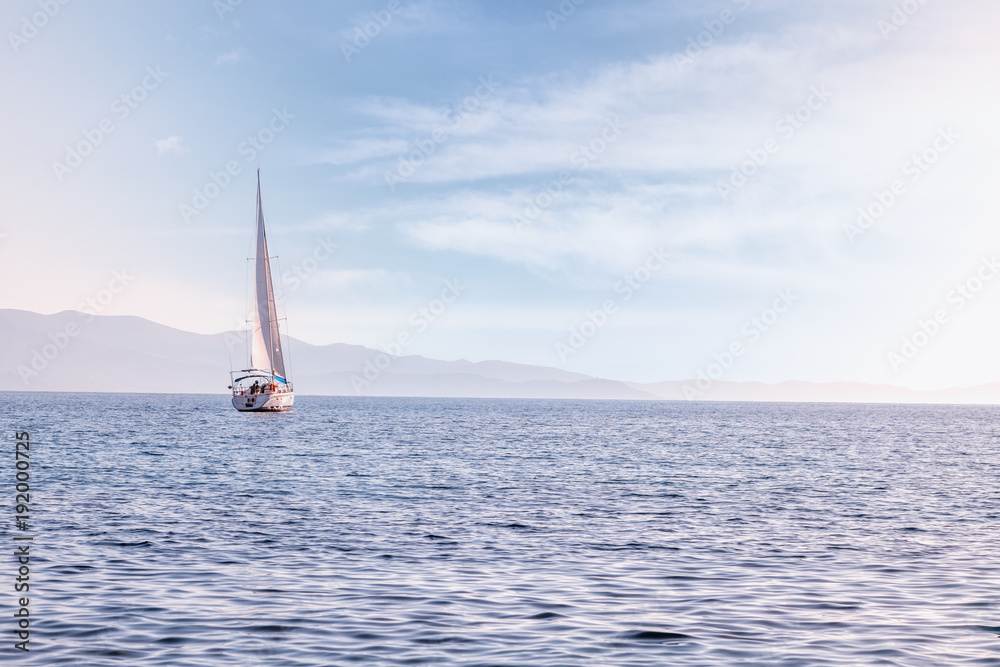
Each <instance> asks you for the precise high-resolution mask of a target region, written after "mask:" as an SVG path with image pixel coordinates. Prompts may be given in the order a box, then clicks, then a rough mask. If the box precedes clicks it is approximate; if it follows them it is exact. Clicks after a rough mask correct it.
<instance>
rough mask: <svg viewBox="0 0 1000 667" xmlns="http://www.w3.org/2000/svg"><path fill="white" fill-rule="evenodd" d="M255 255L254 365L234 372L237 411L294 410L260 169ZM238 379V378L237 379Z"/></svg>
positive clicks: (251, 339) (234, 401) (252, 354)
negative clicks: (261, 196)
mask: <svg viewBox="0 0 1000 667" xmlns="http://www.w3.org/2000/svg"><path fill="white" fill-rule="evenodd" d="M256 237H257V238H256V245H257V248H256V251H255V253H254V299H253V318H252V322H253V326H252V328H251V329H250V332H249V333H250V345H249V347H250V364H249V366H250V367H249V368H246V369H243V370H241V371H230V380H231V381H232V384H230V385H229V388H230V389H232V390H233V407H235V408H236V409H237V410H239V411H240V412H260V411H284V410H291V408H292V403H294V402H295V392H294V391H293V390H292V383H291V382H289V381H288V376H287V374H286V373H285V359H284V356H283V355H282V353H281V338H280V334H279V331H278V313H277V311H276V309H275V307H274V286H273V285H272V282H271V258H270V257H269V256H268V254H267V235H266V234H265V233H264V209H263V207H262V206H261V203H260V169H258V170H257V232H256ZM237 376H238V377H237Z"/></svg>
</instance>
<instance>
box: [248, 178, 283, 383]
mask: <svg viewBox="0 0 1000 667" xmlns="http://www.w3.org/2000/svg"><path fill="white" fill-rule="evenodd" d="M255 275H256V279H255V281H254V309H253V342H252V343H251V345H250V367H251V368H256V369H259V370H263V371H268V372H269V373H273V374H274V375H276V376H278V377H279V378H280V379H281V380H282V381H284V379H285V360H284V358H283V357H282V355H281V339H280V337H279V336H278V313H277V311H276V310H275V308H274V288H273V286H272V284H271V261H270V259H269V258H268V255H267V236H266V235H265V234H264V209H263V207H262V206H261V203H260V171H259V170H258V172H257V254H256V267H255Z"/></svg>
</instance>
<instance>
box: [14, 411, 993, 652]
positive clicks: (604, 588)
mask: <svg viewBox="0 0 1000 667" xmlns="http://www.w3.org/2000/svg"><path fill="white" fill-rule="evenodd" d="M0 415H2V424H3V427H4V433H5V434H6V435H5V436H4V437H5V438H6V439H7V440H8V444H7V445H5V446H4V451H7V452H8V455H7V456H5V457H4V459H5V460H7V463H4V464H2V465H4V466H7V471H5V472H0V479H6V480H10V479H12V477H13V456H12V450H13V430H14V429H15V428H27V429H29V430H30V431H31V439H32V443H33V447H32V449H31V456H32V458H31V462H32V500H33V504H34V509H33V510H32V530H31V533H32V534H34V535H35V541H34V543H33V546H32V549H33V554H34V558H35V560H34V561H33V570H32V575H31V576H32V591H31V598H32V603H31V604H32V620H33V625H32V628H33V635H32V640H31V644H30V646H31V647H32V651H31V653H30V654H29V655H27V656H24V655H17V654H18V653H19V652H16V651H14V650H13V648H12V644H13V641H14V640H13V638H12V637H13V631H14V622H13V617H12V614H11V612H12V610H13V609H14V606H13V605H14V602H15V596H14V593H13V591H12V579H13V576H14V575H13V565H12V560H13V559H12V557H11V556H7V557H5V558H4V560H3V563H4V565H3V570H2V573H0V578H2V580H0V591H3V593H0V605H2V611H3V618H6V619H7V620H6V621H2V620H0V636H2V637H3V642H4V644H3V646H2V647H0V657H2V658H3V659H4V660H9V659H10V658H12V657H13V658H16V659H17V661H18V662H19V663H21V664H32V665H58V664H79V665H121V664H126V665H350V664H384V665H424V664H463V665H731V664H746V665H868V664H870V665H987V664H992V665H996V664H1000V637H998V635H1000V484H998V482H1000V409H998V408H993V407H943V406H929V407H928V406H914V407H907V406H852V405H773V404H772V405H766V404H696V403H628V402H582V401H581V402H576V401H497V400H438V399H366V398H333V397H329V398H326V397H322V398H321V397H308V396H303V397H299V398H298V399H297V403H296V409H295V411H294V412H292V413H287V414H240V413H237V412H236V411H234V410H233V409H232V408H231V407H230V406H229V401H228V399H227V397H225V396H219V397H216V396H211V397H209V396H179V397H178V396H151V395H138V396H137V395H113V394H105V395H94V396H86V395H77V394H20V395H18V394H11V393H4V394H0ZM4 484H5V485H6V484H7V482H5V483H4ZM3 493H4V497H5V498H7V500H8V501H9V500H12V498H10V497H8V496H12V494H8V493H7V491H6V490H4V491H3ZM10 504H11V503H9V502H7V501H5V506H8V509H7V512H8V514H13V509H12V508H11V507H9V505H10ZM9 524H10V522H9V521H8V520H6V519H5V520H4V525H5V526H6V528H5V533H4V535H3V536H2V537H0V539H4V540H5V541H6V542H7V545H10V544H12V542H11V536H12V533H13V532H14V531H12V530H10V525H9ZM10 551H12V549H8V546H3V552H4V553H8V552H10Z"/></svg>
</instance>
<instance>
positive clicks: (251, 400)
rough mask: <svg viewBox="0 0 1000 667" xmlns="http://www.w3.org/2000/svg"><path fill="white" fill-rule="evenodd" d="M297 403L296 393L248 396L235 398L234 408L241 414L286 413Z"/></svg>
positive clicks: (285, 392)
mask: <svg viewBox="0 0 1000 667" xmlns="http://www.w3.org/2000/svg"><path fill="white" fill-rule="evenodd" d="M293 403H295V393H294V392H291V391H284V392H279V393H274V394H246V395H236V396H233V407H234V408H236V409H237V410H239V411H240V412H286V411H288V410H291V409H292V404H293Z"/></svg>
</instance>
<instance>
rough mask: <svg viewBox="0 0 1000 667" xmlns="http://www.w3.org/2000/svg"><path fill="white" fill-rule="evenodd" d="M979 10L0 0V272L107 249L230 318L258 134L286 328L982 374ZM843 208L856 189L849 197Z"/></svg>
mask: <svg viewBox="0 0 1000 667" xmlns="http://www.w3.org/2000/svg"><path fill="white" fill-rule="evenodd" d="M904 5H905V6H904ZM55 7H57V8H58V10H55V9H54V8H55ZM894 7H896V8H898V9H894ZM46 8H47V11H48V13H49V14H51V16H47V15H44V12H45V11H46ZM904 9H906V10H909V13H907V12H906V11H904ZM894 11H895V12H896V14H895V15H894ZM40 12H42V13H43V14H39V13H40ZM998 19H1000V7H998V5H997V3H996V2H993V1H987V0H969V1H965V0H958V1H956V2H951V3H944V2H941V1H940V0H926V1H925V2H924V3H923V4H920V3H919V2H917V0H911V1H910V2H909V3H895V4H894V3H892V2H881V1H874V2H873V1H870V0H869V1H866V2H861V1H860V0H859V1H853V0H845V1H841V2H816V3H796V2H790V1H789V2H786V1H779V0H750V1H749V2H747V1H746V0H739V1H738V2H734V1H732V0H720V1H718V2H666V1H665V2H628V3H626V2H600V1H599V0H586V2H582V3H581V4H579V5H576V4H574V3H573V2H572V0H566V2H563V3H562V5H560V3H559V2H555V1H552V2H518V1H513V2H503V3H500V2H491V3H487V2H462V3H459V2H448V1H444V0H439V1H433V2H420V1H417V2H405V1H403V0H400V2H398V3H397V2H381V1H380V2H338V3H323V4H321V3H279V2H263V1H257V0H243V2H236V1H235V0H230V2H229V3H226V2H225V0H220V1H219V2H217V3H215V4H214V5H213V3H212V2H207V1H206V2H171V3H166V2H161V3H155V4H154V3H142V4H139V3H127V2H98V3H83V2H68V3H67V4H65V5H61V4H59V3H58V1H57V0H53V2H46V1H44V0H43V1H42V2H39V1H38V0H36V1H35V2H8V3H5V4H4V6H3V8H2V10H0V26H2V28H3V32H4V35H5V40H4V42H5V44H4V45H3V47H0V53H2V55H0V84H2V87H3V90H4V91H5V103H4V104H3V105H2V107H0V119H2V121H3V122H2V123H0V134H2V137H3V151H4V158H5V159H4V160H3V163H2V165H0V169H2V170H3V173H2V175H0V176H2V178H0V196H2V198H3V201H4V206H3V207H2V212H0V234H2V235H3V236H0V271H2V272H3V274H4V278H5V280H6V282H7V283H8V284H13V285H15V286H16V288H15V289H13V290H9V291H8V292H7V293H5V294H4V295H3V296H2V297H0V307H12V308H24V309H28V310H34V311H38V312H57V311H60V310H65V309H73V308H77V307H78V306H79V305H80V304H81V303H83V302H84V301H85V300H86V299H87V298H88V297H92V296H93V295H94V294H97V293H99V292H100V290H101V289H102V288H104V287H105V286H106V285H107V284H108V283H109V281H111V280H112V279H113V272H114V271H115V270H119V271H120V270H123V269H124V270H126V271H127V272H128V275H129V276H132V278H131V279H130V280H129V282H128V285H127V287H126V289H124V290H122V291H121V293H120V294H117V295H116V296H115V298H114V300H113V301H112V302H110V303H108V304H106V305H102V312H104V313H106V314H134V315H140V316H143V317H147V318H149V319H152V320H155V321H157V322H161V323H164V324H168V325H171V326H175V327H177V328H181V329H185V330H191V331H199V332H204V333H213V332H218V331H222V330H226V329H232V328H234V327H235V326H236V325H237V323H238V322H239V321H240V320H241V319H242V317H243V312H244V307H245V264H246V261H245V258H246V256H247V255H246V252H247V248H248V247H249V244H250V240H251V235H252V225H253V213H254V202H255V192H254V188H255V179H254V171H255V169H256V168H257V167H260V169H261V174H262V181H263V197H264V207H265V213H266V216H267V219H268V223H269V236H270V239H271V244H272V251H273V252H275V253H276V254H278V255H279V257H280V270H281V272H282V273H283V274H285V275H286V277H288V278H290V280H286V284H285V299H284V300H285V304H286V308H287V312H288V318H289V325H290V331H291V333H292V335H295V336H297V337H300V338H303V339H305V340H307V341H309V342H313V343H332V342H347V343H356V344H363V345H367V346H369V347H376V348H377V347H382V346H383V345H384V344H385V343H386V342H388V341H391V340H394V339H397V338H398V336H399V334H400V333H403V332H408V333H412V334H413V336H412V343H411V344H410V345H409V346H408V347H407V348H406V349H405V352H406V353H414V354H423V355H426V356H430V357H436V358H442V359H458V358H465V359H471V360H476V361H478V360H485V359H503V360H508V361H519V362H525V363H536V364H543V365H554V366H560V367H562V368H566V369H569V370H576V371H580V372H584V373H589V374H593V375H598V376H601V377H610V378H615V379H624V380H639V381H655V380H671V379H686V378H691V377H694V376H695V375H696V374H697V373H699V372H703V373H708V372H709V370H710V369H711V367H712V364H720V366H719V368H720V369H721V370H722V371H723V372H722V373H721V374H720V373H718V372H717V371H716V372H715V374H716V375H719V377H720V379H726V380H760V381H767V382H773V381H780V380H789V379H799V380H814V381H866V382H884V383H891V384H897V385H903V386H911V387H918V388H919V387H924V388H932V387H950V386H960V385H968V384H976V383H980V382H990V381H994V380H996V379H997V378H998V377H1000V351H998V346H997V345H996V344H995V340H996V339H997V334H998V332H1000V316H998V314H997V313H998V305H1000V280H997V281H992V282H991V280H990V279H991V278H992V277H993V276H992V271H993V269H992V268H991V267H992V260H991V258H992V257H993V255H994V253H997V252H1000V233H998V231H997V211H998V203H1000V202H998V192H1000V188H997V186H996V183H995V181H996V178H997V174H998V171H997V168H996V158H997V151H998V148H1000V133H998V129H997V123H996V117H997V112H998V101H1000V99H998V97H1000V96H998V84H1000V79H998V77H997V73H998V65H1000V58H998V56H1000V47H998V46H997V43H996V41H995V39H994V37H993V35H994V34H995V30H996V26H997V25H998ZM380 20H381V24H380V23H379V21H380ZM37 25H41V27H37ZM366 27H367V28H368V33H369V34H368V35H365V36H363V37H360V38H359V37H358V34H359V32H358V31H362V34H363V31H364V30H365V28H366ZM33 28H36V29H34V30H33ZM699 42H700V44H699ZM151 73H152V74H151ZM122 96H125V99H124V100H123V99H122ZM102 123H104V125H103V126H102ZM102 127H104V128H105V129H110V130H111V131H110V132H105V131H103V130H102V129H101V128H102ZM248 137H256V139H255V141H256V142H257V145H258V146H259V147H260V149H259V150H258V149H255V148H253V149H252V143H251V142H248ZM90 144H93V147H92V149H91V148H90V147H89V145H90ZM81 145H82V149H83V151H84V152H88V154H87V155H85V156H81V157H80V159H79V164H78V165H75V162H76V160H75V159H74V158H72V157H70V156H68V149H70V148H75V147H80V146H81ZM921 156H924V157H921ZM67 160H69V162H68V161H67ZM70 162H72V163H74V165H75V166H68V165H69V164H70ZM227 164H229V165H230V167H231V168H232V171H233V172H234V173H233V174H223V175H221V176H220V175H219V174H220V173H222V172H225V171H226V168H227ZM60 165H63V166H60ZM233 165H235V167H234V166H233ZM741 169H742V173H741V171H740V170H741ZM213 174H214V175H215V180H216V181H217V182H219V183H223V184H224V185H225V187H217V186H215V185H214V184H213V181H212V179H213ZM387 174H388V176H387ZM387 181H391V187H390V184H389V183H387ZM720 184H727V186H728V187H720ZM894 187H895V189H896V193H895V194H894V193H893V188H894ZM206 188H207V191H206ZM199 194H200V196H201V197H204V198H205V199H204V200H199V199H198V197H199ZM206 195H212V196H211V197H208V196H206ZM880 199H881V203H880ZM196 204H203V205H204V206H203V209H202V210H197V209H196ZM533 205H534V206H535V208H532V206H533ZM880 205H881V206H882V209H880V208H879V206H880ZM186 206H190V207H191V208H190V209H186V208H185V207H186ZM859 208H861V209H868V210H871V211H873V212H874V213H875V214H878V213H879V212H880V210H883V209H884V212H883V213H881V214H880V215H876V216H873V217H872V218H871V222H870V223H868V222H866V221H865V219H862V222H863V224H865V225H867V227H865V228H862V227H860V226H858V225H857V220H858V217H859V212H858V209H859ZM193 210H197V213H196V214H192V211H193ZM852 225H853V226H852ZM332 244H336V248H335V249H333V250H332V251H329V250H328V249H329V248H330V247H332ZM656 253H662V254H669V255H670V259H669V261H667V262H665V263H661V262H658V261H654V262H652V264H654V265H655V268H650V266H651V264H649V262H651V257H653V256H654V255H655V254H656ZM456 279H457V280H458V281H459V285H461V286H462V288H461V293H460V295H459V297H458V298H457V299H455V300H454V302H452V303H449V304H448V305H447V307H446V308H445V310H444V312H443V313H441V314H440V315H436V314H435V315H434V317H433V321H432V322H430V318H424V319H428V321H429V326H426V327H417V326H415V325H414V321H416V320H419V319H421V317H422V316H420V315H417V316H416V320H415V319H414V318H415V316H414V313H419V312H420V309H421V308H424V309H427V308H431V307H434V308H437V306H436V305H435V301H434V300H435V299H436V298H438V297H439V296H440V294H441V293H442V290H444V289H446V288H445V281H446V280H453V281H454V280H456ZM970 281H971V283H970ZM629 282H631V283H632V284H633V287H627V285H628V284H629ZM979 283H981V286H980V287H979V288H978V289H975V290H974V289H973V288H976V287H977V284H979ZM789 290H790V294H791V295H792V296H791V298H787V295H788V294H789V292H788V291H789ZM963 292H967V293H968V297H969V298H966V297H965V296H962V294H963ZM779 294H785V295H786V301H790V302H791V305H790V306H787V307H786V301H782V302H780V303H778V304H777V307H780V308H783V309H784V312H780V313H779V312H777V310H774V309H775V308H776V305H775V304H776V300H778V299H779V298H780V297H779ZM606 306H609V307H608V308H606ZM769 309H772V310H774V312H769ZM941 311H944V314H943V319H940V320H939V322H938V326H936V327H935V326H934V324H933V322H931V320H934V318H935V315H938V316H940V315H941ZM602 313H603V315H602ZM754 318H756V319H757V321H758V323H759V324H754V323H753V322H754ZM588 322H589V323H590V324H588ZM594 322H597V324H593V323H594ZM418 329H419V330H418ZM574 330H575V331H576V332H577V333H575V334H574V333H573V331H574ZM914 336H916V339H914ZM904 339H905V340H904ZM925 339H926V340H925ZM581 341H582V344H578V343H581ZM734 343H739V345H740V348H739V349H740V350H741V352H740V353H739V355H737V356H734V357H733V358H732V360H731V363H730V361H729V359H728V357H727V355H728V354H729V350H731V349H732V346H733V345H734ZM908 344H909V345H911V346H912V349H911V348H908V347H907V345H908ZM567 350H568V351H567ZM893 355H896V356H895V357H894V356H893ZM899 359H903V361H899ZM894 360H895V361H894ZM723 366H725V368H722V367H723Z"/></svg>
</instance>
